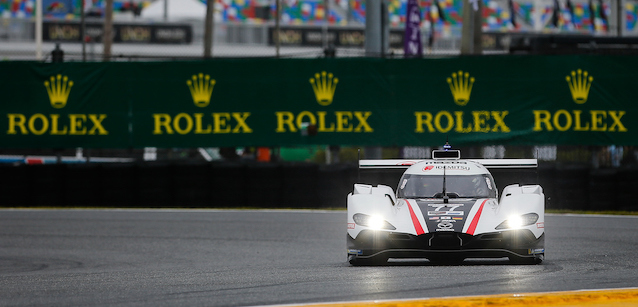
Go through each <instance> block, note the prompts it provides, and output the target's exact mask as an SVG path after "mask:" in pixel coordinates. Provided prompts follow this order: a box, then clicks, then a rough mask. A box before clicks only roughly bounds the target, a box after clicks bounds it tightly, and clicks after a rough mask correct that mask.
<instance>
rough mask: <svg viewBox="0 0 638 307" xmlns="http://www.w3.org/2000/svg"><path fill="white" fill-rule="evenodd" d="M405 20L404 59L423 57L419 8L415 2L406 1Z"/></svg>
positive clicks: (411, 0) (414, 0)
mask: <svg viewBox="0 0 638 307" xmlns="http://www.w3.org/2000/svg"><path fill="white" fill-rule="evenodd" d="M406 14H407V16H406V18H405V20H406V21H405V37H404V39H403V52H404V55H405V57H406V58H409V57H420V56H422V55H423V46H422V45H421V31H420V30H419V27H420V25H421V8H420V7H419V3H418V2H417V0H408V9H407V11H406Z"/></svg>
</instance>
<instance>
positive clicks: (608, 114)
mask: <svg viewBox="0 0 638 307" xmlns="http://www.w3.org/2000/svg"><path fill="white" fill-rule="evenodd" d="M634 67H638V59H636V58H635V57H630V56H483V57H453V58H442V59H367V58H356V59H242V60H237V59H218V60H214V61H193V62H140V63H131V62H127V63H119V62H112V63H59V64H49V63H34V62H2V63H0V71H2V74H0V90H1V91H2V93H3V95H2V98H0V99H1V103H0V112H1V114H0V126H1V127H2V129H1V130H0V131H1V133H0V146H1V147H3V148H74V147H87V148H90V147H100V148H129V147H147V146H153V147H217V146H291V145H310V144H333V145H361V146H365V145H381V146H402V145H439V144H441V142H442V140H444V139H445V138H446V137H449V139H450V141H451V142H453V143H454V144H457V145H472V144H539V145H540V144H580V145H611V144H613V145H638V137H635V136H634V133H635V132H636V131H638V107H636V106H635V104H634V103H632V97H633V94H634V93H633V92H634V89H636V88H638V81H637V80H638V72H636V71H635V69H633V68H634Z"/></svg>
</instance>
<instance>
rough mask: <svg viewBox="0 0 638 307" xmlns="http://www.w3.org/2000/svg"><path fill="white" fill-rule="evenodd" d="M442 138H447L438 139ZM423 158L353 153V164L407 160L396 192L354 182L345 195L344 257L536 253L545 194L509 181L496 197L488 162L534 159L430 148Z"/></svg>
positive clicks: (392, 164) (535, 259) (524, 163)
mask: <svg viewBox="0 0 638 307" xmlns="http://www.w3.org/2000/svg"><path fill="white" fill-rule="evenodd" d="M446 146H449V145H447V144H446ZM432 157H433V158H432V159H427V160H361V161H359V167H360V168H361V169H366V168H385V169H392V168H393V169H396V168H407V170H406V171H405V172H404V173H403V176H402V177H401V179H400V181H399V186H398V188H397V192H396V194H395V193H394V191H393V190H392V188H391V187H389V186H385V185H377V186H372V185H368V184H355V185H354V190H353V192H352V193H350V194H349V195H348V238H347V249H348V261H349V262H350V264H352V265H378V264H384V263H387V260H388V259H389V258H427V259H428V260H429V261H430V262H432V263H445V264H449V263H459V262H461V261H463V260H464V259H466V258H503V257H508V258H509V259H510V261H511V262H514V263H521V264H539V263H541V262H542V261H543V258H544V254H545V248H544V241H545V240H544V239H545V236H544V233H545V195H544V194H543V188H542V187H541V186H540V185H520V184H511V185H508V186H506V187H505V188H504V189H503V192H502V195H501V197H500V200H499V197H498V190H497V188H496V185H495V182H494V178H493V177H492V175H491V174H490V172H489V171H488V168H511V169H520V168H536V167H537V161H536V159H476V160H474V159H472V160H464V159H460V152H459V151H458V150H450V149H448V148H446V149H445V150H435V151H433V152H432Z"/></svg>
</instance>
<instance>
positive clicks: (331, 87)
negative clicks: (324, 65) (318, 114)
mask: <svg viewBox="0 0 638 307" xmlns="http://www.w3.org/2000/svg"><path fill="white" fill-rule="evenodd" d="M337 83H339V79H338V78H334V76H333V74H332V73H326V72H325V71H322V72H321V74H319V73H316V74H315V77H314V78H310V84H312V89H313V90H314V91H315V97H316V98H317V102H318V103H319V104H320V105H322V106H327V105H329V104H331V103H332V98H333V97H334V95H335V90H336V89H337Z"/></svg>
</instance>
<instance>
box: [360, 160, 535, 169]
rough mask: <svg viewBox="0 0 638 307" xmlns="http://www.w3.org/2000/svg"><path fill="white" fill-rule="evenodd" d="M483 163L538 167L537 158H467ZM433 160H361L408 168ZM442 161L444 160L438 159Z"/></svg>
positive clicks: (367, 163) (364, 163)
mask: <svg viewBox="0 0 638 307" xmlns="http://www.w3.org/2000/svg"><path fill="white" fill-rule="evenodd" d="M466 160H471V161H474V162H477V163H480V164H482V165H483V166H485V167H486V168H490V169H512V168H537V167H538V160H537V159H466ZM424 161H432V160H429V159H428V160H424V159H420V160H410V159H383V160H359V168H360V169H407V168H409V167H410V166H412V165H414V164H417V163H420V162H424ZM436 161H442V160H436Z"/></svg>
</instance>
